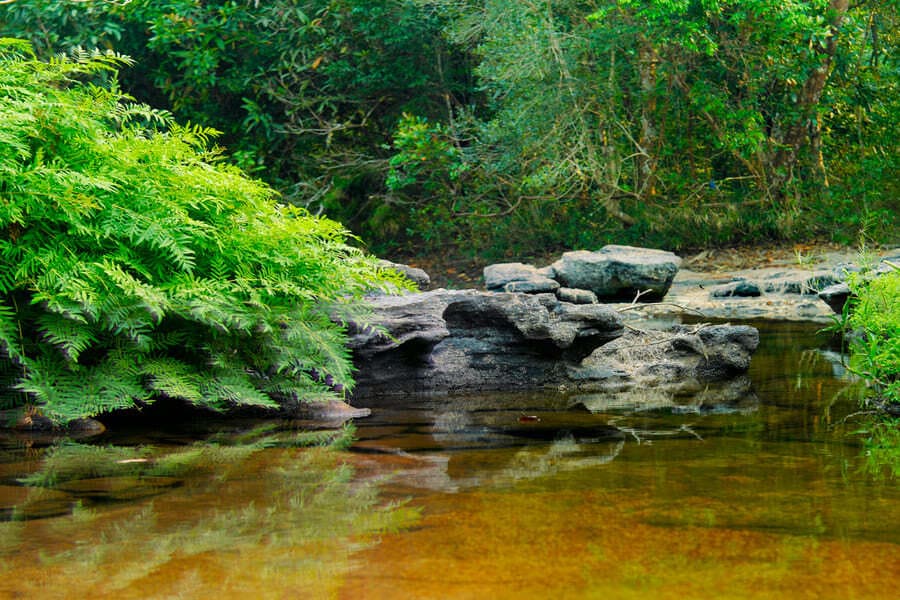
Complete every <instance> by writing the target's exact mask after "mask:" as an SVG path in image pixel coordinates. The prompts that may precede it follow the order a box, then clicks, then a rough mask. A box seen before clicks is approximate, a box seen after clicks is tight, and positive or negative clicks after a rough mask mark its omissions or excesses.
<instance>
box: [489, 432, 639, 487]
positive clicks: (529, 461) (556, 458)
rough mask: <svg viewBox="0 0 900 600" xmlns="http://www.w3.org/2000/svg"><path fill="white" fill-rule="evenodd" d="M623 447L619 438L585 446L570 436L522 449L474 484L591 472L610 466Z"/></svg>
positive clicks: (585, 444)
mask: <svg viewBox="0 0 900 600" xmlns="http://www.w3.org/2000/svg"><path fill="white" fill-rule="evenodd" d="M624 447H625V441H624V440H621V439H619V440H615V441H609V442H605V443H596V442H595V443H584V442H578V441H577V440H576V439H575V438H574V437H573V436H566V437H563V438H560V439H558V440H556V441H554V442H553V443H551V444H550V445H549V446H542V447H541V448H539V449H538V448H533V447H528V448H523V449H522V450H520V451H519V452H517V453H516V455H515V456H514V457H513V459H512V460H511V461H509V463H507V464H506V465H505V466H504V467H503V468H501V469H500V470H498V471H497V472H494V473H487V474H482V475H479V476H476V477H477V481H476V482H475V483H476V484H477V485H484V484H485V483H486V482H487V481H490V482H491V483H493V484H495V485H496V484H504V483H512V482H516V481H523V480H529V479H535V478H537V477H548V476H551V475H555V474H557V473H565V472H569V471H580V470H584V469H593V468H596V467H601V466H603V465H606V464H609V463H611V462H612V461H613V460H615V458H616V457H617V456H619V453H621V452H622V448H624Z"/></svg>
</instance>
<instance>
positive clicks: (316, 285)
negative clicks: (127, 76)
mask: <svg viewBox="0 0 900 600" xmlns="http://www.w3.org/2000/svg"><path fill="white" fill-rule="evenodd" d="M128 63H129V60H128V59H127V58H124V57H122V56H118V55H115V54H111V53H107V54H100V53H92V54H86V53H83V52H82V53H80V54H76V56H75V57H74V58H71V59H67V58H55V59H53V60H51V61H50V62H41V61H39V60H37V59H36V58H35V57H34V54H33V52H32V50H31V47H30V46H29V45H28V44H27V43H25V42H21V41H18V40H9V39H4V40H2V41H0V254H2V257H3V261H2V263H0V387H2V388H3V389H6V390H8V391H17V392H18V395H16V396H14V397H12V398H8V399H6V400H5V401H4V404H6V406H7V407H9V406H21V405H23V404H24V405H27V406H29V407H30V408H32V409H33V410H38V411H40V412H42V413H43V414H45V415H47V416H49V417H51V418H53V419H54V420H57V421H63V422H64V421H68V420H71V419H74V418H77V417H81V416H87V415H95V414H98V413H102V412H105V411H110V410H115V409H122V408H128V407H134V406H137V407H140V406H143V405H145V404H147V403H150V402H153V401H154V399H156V398H159V397H161V396H169V397H176V398H182V399H184V400H187V401H189V402H191V403H194V404H197V405H202V406H207V407H211V408H216V409H220V408H225V407H229V406H235V405H257V406H264V407H274V406H277V405H278V401H279V400H281V399H284V398H294V397H299V398H302V399H312V398H316V397H321V396H327V395H329V394H332V393H333V391H332V390H334V389H340V387H339V386H345V387H346V386H350V385H352V377H351V365H350V362H349V360H348V354H347V351H346V350H345V348H344V344H343V342H344V327H343V325H341V323H342V322H344V320H345V319H348V318H349V317H350V316H352V315H355V314H357V313H358V312H359V307H358V299H359V297H360V295H361V294H362V293H363V292H364V291H365V290H366V289H369V288H370V287H371V286H372V285H375V284H376V282H377V284H378V285H382V286H389V285H391V278H390V276H389V275H387V274H384V273H381V272H379V271H378V270H377V268H376V266H375V262H374V259H372V258H369V257H366V256H364V255H363V254H362V253H361V252H360V251H359V250H357V249H355V248H353V247H352V246H350V245H349V244H348V241H349V238H348V234H347V233H346V231H345V230H344V229H343V228H342V227H341V226H340V225H339V224H338V223H335V222H333V221H330V220H327V219H320V218H313V217H311V216H310V215H309V214H308V213H307V212H305V211H304V210H302V209H300V208H297V207H291V206H285V205H279V204H277V203H276V200H277V197H276V193H275V192H274V191H273V190H272V189H271V188H269V187H268V186H266V185H264V184H262V183H260V182H258V181H254V180H252V179H249V178H247V177H246V176H245V175H244V174H243V173H242V172H241V171H240V170H238V169H237V168H235V167H233V166H230V165H228V164H226V163H224V162H222V161H221V160H220V158H219V157H218V155H217V150H216V149H215V148H211V147H210V144H209V140H210V138H211V137H213V136H214V135H215V133H216V132H214V131H212V130H210V129H206V128H203V127H200V126H195V125H179V124H177V123H175V122H174V121H173V119H172V118H171V116H170V115H169V114H168V113H165V112H160V111H156V110H152V109H150V108H148V107H147V106H143V105H139V104H136V103H134V102H132V101H130V100H129V99H128V98H126V97H125V96H123V94H122V93H121V92H120V91H119V90H118V87H117V85H116V83H115V81H116V75H117V70H118V68H119V67H120V66H122V65H125V64H128ZM326 383H327V384H328V385H326Z"/></svg>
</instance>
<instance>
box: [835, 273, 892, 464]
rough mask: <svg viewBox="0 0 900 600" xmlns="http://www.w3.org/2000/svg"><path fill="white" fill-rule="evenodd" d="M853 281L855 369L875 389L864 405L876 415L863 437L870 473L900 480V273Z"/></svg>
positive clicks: (850, 309)
mask: <svg viewBox="0 0 900 600" xmlns="http://www.w3.org/2000/svg"><path fill="white" fill-rule="evenodd" d="M887 265H888V266H889V267H891V270H889V271H888V272H885V273H882V274H879V275H877V276H876V275H875V274H873V273H871V272H863V273H861V274H857V275H855V276H854V277H853V278H852V279H851V289H852V290H853V293H854V297H853V298H852V300H851V302H850V303H849V306H848V309H847V310H848V316H847V324H846V325H847V327H849V328H851V329H852V330H854V331H855V332H857V333H856V334H855V335H854V337H853V339H852V342H851V357H850V358H851V362H850V366H851V369H852V370H853V371H854V372H855V373H856V374H858V375H860V376H861V377H862V378H863V379H864V380H865V381H866V383H867V384H868V386H869V393H868V394H867V395H866V397H865V398H864V400H863V405H864V407H866V408H870V409H874V410H875V413H874V414H870V415H868V417H867V418H866V419H865V421H864V422H863V424H862V427H861V429H860V430H859V431H858V432H857V433H859V434H861V435H864V436H865V445H866V456H867V467H868V470H869V471H870V472H872V473H873V474H876V475H881V474H882V473H884V472H885V471H887V472H889V474H890V475H891V476H892V477H895V478H896V477H897V476H898V475H900V418H898V414H900V267H898V266H897V265H893V264H891V263H887Z"/></svg>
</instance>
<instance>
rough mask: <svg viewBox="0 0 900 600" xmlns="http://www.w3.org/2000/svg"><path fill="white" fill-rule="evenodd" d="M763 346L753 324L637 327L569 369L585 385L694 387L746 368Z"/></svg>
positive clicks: (599, 387)
mask: <svg viewBox="0 0 900 600" xmlns="http://www.w3.org/2000/svg"><path fill="white" fill-rule="evenodd" d="M758 345H759V332H758V331H757V330H756V329H755V328H754V327H749V326H747V325H737V326H733V325H712V326H699V327H688V326H677V327H674V328H672V329H670V330H667V331H639V330H634V329H632V330H629V331H628V332H627V333H626V334H625V335H623V336H621V337H619V338H617V339H616V340H614V341H612V342H610V343H608V344H605V345H604V346H601V347H599V348H597V349H596V350H594V351H593V352H592V353H591V354H590V355H589V356H587V357H586V358H585V359H584V360H583V361H582V362H581V364H580V365H579V366H577V367H575V368H571V369H570V371H569V374H570V377H571V378H572V380H573V381H574V382H576V384H577V387H578V389H582V390H591V391H621V390H625V389H635V388H648V387H653V388H663V389H670V390H671V389H676V390H677V391H692V390H693V389H694V388H696V387H698V386H700V387H702V386H703V385H705V384H707V383H709V382H715V381H723V380H727V379H730V378H733V377H736V376H739V375H742V374H744V373H746V372H747V370H748V369H749V368H750V358H751V356H752V355H753V352H755V351H756V348H757V346H758Z"/></svg>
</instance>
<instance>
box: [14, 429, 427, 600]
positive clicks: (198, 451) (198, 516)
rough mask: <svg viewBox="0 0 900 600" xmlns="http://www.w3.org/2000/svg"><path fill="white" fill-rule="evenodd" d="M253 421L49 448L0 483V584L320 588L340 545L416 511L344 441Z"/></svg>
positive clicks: (339, 570)
mask: <svg viewBox="0 0 900 600" xmlns="http://www.w3.org/2000/svg"><path fill="white" fill-rule="evenodd" d="M260 433H261V432H259V431H256V432H251V435H249V436H248V435H244V436H242V439H234V438H233V439H230V440H227V441H229V442H231V443H232V445H226V444H224V443H223V442H225V441H226V440H222V439H219V440H206V441H203V442H199V443H194V444H191V445H189V446H187V447H182V448H165V449H162V448H147V447H142V448H122V447H97V446H90V445H84V444H76V443H63V444H60V445H57V446H54V447H51V448H49V449H48V450H47V451H46V453H45V456H44V460H43V463H42V466H41V468H40V469H39V470H37V471H35V472H32V473H30V474H28V475H26V476H24V477H19V478H18V481H19V482H20V483H22V484H23V485H21V486H7V487H10V488H16V489H19V490H22V491H21V492H20V493H19V494H20V496H21V497H20V499H19V500H18V501H17V502H16V503H15V506H14V507H13V508H12V509H9V508H7V512H6V516H7V517H8V518H12V519H17V520H13V521H9V522H4V523H0V540H2V542H0V560H2V563H0V573H2V574H3V577H2V578H0V597H7V596H8V597H16V596H23V597H35V598H36V597H54V598H57V597H59V598H87V597H116V598H174V597H185V598H208V597H213V596H220V597H254V598H260V597H279V598H280V597H284V594H285V593H286V591H288V590H289V591H291V593H296V594H298V596H297V597H328V596H329V595H333V593H334V590H336V589H337V588H338V587H339V586H340V584H341V582H342V578H343V577H344V575H345V574H346V573H347V572H348V570H349V569H350V567H351V556H352V554H353V553H354V552H356V551H359V550H360V549H363V548H365V547H367V546H368V545H370V544H373V543H375V542H376V541H377V536H378V535H381V534H384V533H385V532H391V531H397V530H399V529H401V528H404V527H408V526H409V525H411V524H413V523H415V521H416V519H417V518H418V511H417V509H414V508H412V507H409V506H404V505H401V504H398V503H385V502H384V501H382V500H381V499H380V496H379V494H378V489H377V487H376V486H374V485H364V484H361V483H359V482H358V481H356V480H355V477H354V470H353V468H352V467H351V466H350V465H349V464H348V463H347V461H346V458H347V456H346V454H344V453H341V452H337V451H333V450H329V449H325V448H321V447H320V448H295V447H293V446H294V444H295V443H299V441H302V440H301V438H302V436H298V435H294V434H288V433H285V432H276V433H271V432H266V433H265V434H262V435H261V434H260ZM48 507H52V508H48ZM51 516H53V517H54V518H48V517H51ZM275 582H277V585H273V583H275ZM223 594H224V596H223Z"/></svg>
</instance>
